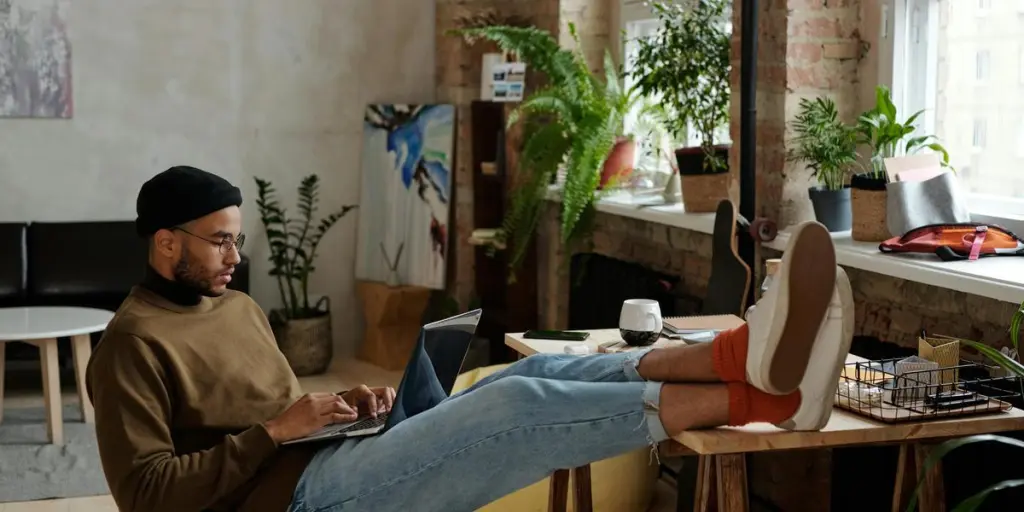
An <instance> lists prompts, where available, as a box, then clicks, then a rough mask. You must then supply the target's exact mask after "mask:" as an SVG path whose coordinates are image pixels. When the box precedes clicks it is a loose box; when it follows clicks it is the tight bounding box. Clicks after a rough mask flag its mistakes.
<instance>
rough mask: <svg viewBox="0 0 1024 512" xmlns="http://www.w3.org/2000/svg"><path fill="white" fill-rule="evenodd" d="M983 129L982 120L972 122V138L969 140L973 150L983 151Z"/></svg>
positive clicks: (983, 122)
mask: <svg viewBox="0 0 1024 512" xmlns="http://www.w3.org/2000/svg"><path fill="white" fill-rule="evenodd" d="M985 128H986V126H985V120H984V119H975V120H974V136H973V137H972V138H971V144H973V145H974V149H985Z"/></svg>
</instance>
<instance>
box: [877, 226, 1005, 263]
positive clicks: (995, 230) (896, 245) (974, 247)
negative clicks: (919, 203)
mask: <svg viewBox="0 0 1024 512" xmlns="http://www.w3.org/2000/svg"><path fill="white" fill-rule="evenodd" d="M878 250H880V251H882V252H887V253H888V252H910V253H926V254H935V255H936V256H938V257H939V258H940V259H942V260H943V261H959V260H976V259H978V258H981V257H986V256H1024V240H1021V239H1020V238H1018V237H1017V235H1015V234H1013V233H1011V232H1010V231H1009V230H1007V229H1005V228H1003V227H1000V226H994V225H991V224H978V223H973V222H965V223H957V224H933V225H930V226H921V227H919V228H917V229H912V230H910V231H908V232H907V233H906V234H905V235H903V236H897V237H893V238H890V239H888V240H886V241H884V242H882V243H881V244H880V245H879V246H878Z"/></svg>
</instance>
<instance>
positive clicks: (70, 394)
mask: <svg viewBox="0 0 1024 512" xmlns="http://www.w3.org/2000/svg"><path fill="white" fill-rule="evenodd" d="M401 379H402V372H389V371H386V370H383V369H381V368H378V367H376V366H373V365H370V364H367V363H364V362H362V361H358V360H352V359H346V360H340V361H339V362H338V363H337V364H335V365H334V367H332V368H331V369H330V370H328V371H327V372H326V373H324V374H323V375H317V376H313V377H302V378H300V379H299V381H300V382H301V383H302V387H303V389H304V390H305V391H307V392H318V391H340V390H344V389H349V388H352V387H355V386H357V385H359V384H366V385H367V386H371V387H372V386H397V385H398V382H399V381H400V380H401ZM41 400H42V396H41V393H39V394H25V393H14V392H12V393H9V394H5V396H4V402H5V404H6V405H7V406H9V407H18V406H19V404H38V403H40V402H41ZM76 400H77V397H76V395H75V393H74V391H73V390H65V393H64V401H65V402H70V403H74V402H75V401H76ZM673 510H675V490H674V489H673V488H672V486H671V485H667V484H665V483H664V482H659V485H658V487H657V494H656V496H655V502H654V504H653V506H652V507H651V511H650V512H669V511H673ZM0 512H117V507H116V506H115V505H114V500H113V499H112V498H111V497H110V496H95V497H89V498H70V499H59V500H45V501H30V502H19V503H0Z"/></svg>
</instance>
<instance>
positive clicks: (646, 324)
mask: <svg viewBox="0 0 1024 512" xmlns="http://www.w3.org/2000/svg"><path fill="white" fill-rule="evenodd" d="M661 328H662V321H661V306H660V305H658V301H656V300H651V299H629V300H627V301H625V302H623V303H622V311H621V312H620V313H619V335H620V336H622V341H625V342H626V343H627V344H629V345H633V346H641V347H642V346H646V345H650V344H652V343H654V342H655V341H658V338H659V337H661Z"/></svg>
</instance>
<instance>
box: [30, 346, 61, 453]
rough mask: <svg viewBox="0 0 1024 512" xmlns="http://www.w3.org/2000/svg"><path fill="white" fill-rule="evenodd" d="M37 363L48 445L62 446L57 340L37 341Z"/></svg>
mask: <svg viewBox="0 0 1024 512" xmlns="http://www.w3.org/2000/svg"><path fill="white" fill-rule="evenodd" d="M35 345H36V346H38V347H39V362H40V365H41V366H42V368H43V402H44V403H45V406H46V434H47V435H48V437H49V438H50V443H52V444H56V445H63V444H64V413H63V411H62V410H61V400H60V367H59V366H58V364H57V340H56V339H48V340H38V341H36V342H35Z"/></svg>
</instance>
